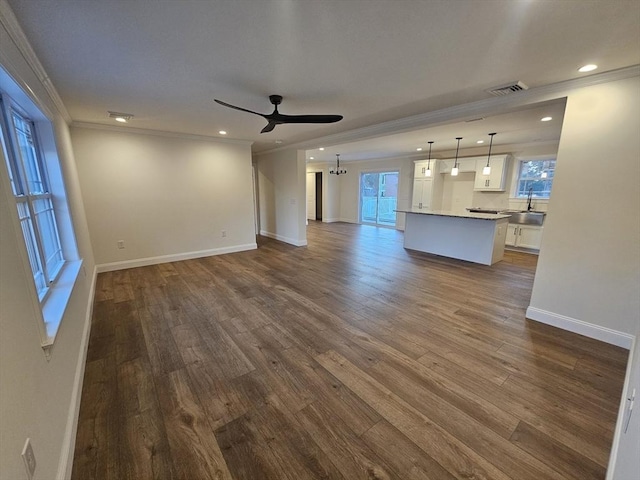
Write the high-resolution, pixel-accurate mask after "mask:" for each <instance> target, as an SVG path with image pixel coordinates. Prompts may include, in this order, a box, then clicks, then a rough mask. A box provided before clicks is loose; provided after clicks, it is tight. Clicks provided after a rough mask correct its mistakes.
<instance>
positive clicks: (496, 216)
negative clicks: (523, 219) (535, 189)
mask: <svg viewBox="0 0 640 480" xmlns="http://www.w3.org/2000/svg"><path fill="white" fill-rule="evenodd" d="M396 212H398V213H416V214H418V215H437V216H440V217H460V218H475V219H476V220H494V221H495V220H500V219H502V218H510V215H504V214H502V213H475V212H465V211H457V212H451V211H446V210H414V209H410V210H396Z"/></svg>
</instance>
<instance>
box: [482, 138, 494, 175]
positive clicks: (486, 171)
mask: <svg viewBox="0 0 640 480" xmlns="http://www.w3.org/2000/svg"><path fill="white" fill-rule="evenodd" d="M494 135H495V132H494V133H490V134H489V136H490V137H491V141H490V142H489V156H487V165H486V166H485V167H484V168H483V169H482V174H483V175H491V165H489V161H490V160H491V147H492V146H493V136H494Z"/></svg>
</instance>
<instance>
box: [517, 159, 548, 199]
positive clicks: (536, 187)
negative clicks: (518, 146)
mask: <svg viewBox="0 0 640 480" xmlns="http://www.w3.org/2000/svg"><path fill="white" fill-rule="evenodd" d="M555 169H556V160H555V158H549V159H545V160H521V161H520V166H519V170H518V180H517V182H516V191H515V196H516V197H517V198H527V197H528V196H529V194H531V196H532V197H533V198H549V196H550V195H551V187H552V185H553V177H554V173H555Z"/></svg>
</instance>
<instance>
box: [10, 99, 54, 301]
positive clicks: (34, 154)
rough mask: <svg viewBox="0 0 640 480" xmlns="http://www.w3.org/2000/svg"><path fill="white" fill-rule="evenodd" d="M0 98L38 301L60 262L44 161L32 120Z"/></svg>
mask: <svg viewBox="0 0 640 480" xmlns="http://www.w3.org/2000/svg"><path fill="white" fill-rule="evenodd" d="M7 103H10V102H7V97H4V99H3V102H2V107H3V114H4V124H5V129H4V130H5V132H4V133H5V137H6V138H5V144H6V146H7V147H8V148H7V153H8V155H7V158H6V160H7V170H8V172H9V179H10V181H11V188H12V190H13V195H14V196H15V199H16V206H17V208H18V218H19V220H20V226H21V227H22V234H23V236H24V241H25V245H26V247H27V255H28V257H29V264H30V266H31V272H32V273H33V280H34V282H35V285H36V291H37V292H38V299H39V300H40V301H41V302H42V301H43V300H44V299H45V297H46V295H47V293H48V292H49V286H50V285H51V284H53V282H54V281H55V280H56V277H57V275H58V273H60V269H61V268H62V266H63V265H64V257H63V254H62V246H61V244H60V235H59V234H58V225H57V222H56V215H55V211H54V208H53V202H54V199H53V195H52V193H51V189H50V187H49V185H50V182H49V177H48V175H47V169H46V164H45V162H44V159H43V154H42V149H41V147H40V144H39V143H38V137H37V134H36V131H35V125H34V122H33V121H31V120H30V119H29V118H28V117H27V116H25V115H24V114H22V113H21V112H20V111H18V110H17V109H16V108H15V107H14V106H12V105H11V104H10V105H6V104H7Z"/></svg>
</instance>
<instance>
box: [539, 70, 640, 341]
mask: <svg viewBox="0 0 640 480" xmlns="http://www.w3.org/2000/svg"><path fill="white" fill-rule="evenodd" d="M639 111H640V78H638V77H634V78H631V79H627V80H621V81H616V82H610V83H606V84H602V85H596V86H591V87H585V88H582V89H577V90H575V91H572V92H571V93H570V94H569V96H568V101H567V107H566V112H565V116H564V123H563V128H562V137H561V139H560V146H559V150H558V159H557V164H556V171H555V178H554V184H553V192H552V194H551V199H550V201H549V211H550V212H551V214H550V215H549V216H548V218H547V220H546V221H545V234H544V237H543V240H542V247H541V253H540V258H539V260H538V268H537V271H536V277H535V281H534V285H533V292H532V296H531V305H530V308H529V310H528V312H527V314H528V316H530V318H534V319H539V320H542V321H554V320H555V321H560V322H564V324H565V328H569V329H571V328H572V327H581V326H584V325H581V324H580V323H576V322H575V321H576V320H577V321H578V322H586V323H588V324H589V325H590V326H591V327H594V328H595V330H594V328H592V332H591V333H597V334H602V335H604V336H606V335H607V333H608V330H614V331H616V332H622V333H624V334H627V335H628V338H632V336H633V335H635V334H636V326H637V324H638V322H639V321H640V295H639V292H640V215H639V214H638V212H639V210H638V209H639V208H640V187H639V185H640V140H639V137H638V132H640V115H638V112H639ZM545 315H546V317H545ZM587 327H588V326H587ZM574 331H575V328H574ZM584 333H586V334H589V332H584ZM600 338H604V337H602V336H601V337H600ZM627 346H628V345H627Z"/></svg>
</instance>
